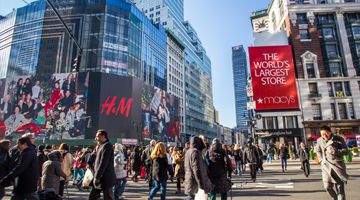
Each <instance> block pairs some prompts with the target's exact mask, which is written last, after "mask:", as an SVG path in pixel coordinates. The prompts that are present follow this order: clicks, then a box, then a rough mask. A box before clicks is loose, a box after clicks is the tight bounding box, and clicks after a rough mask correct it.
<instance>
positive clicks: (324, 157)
mask: <svg viewBox="0 0 360 200" xmlns="http://www.w3.org/2000/svg"><path fill="white" fill-rule="evenodd" d="M320 134H321V137H320V138H318V139H317V148H316V149H315V152H316V154H317V157H318V159H319V161H320V163H321V171H322V180H323V184H324V188H325V189H326V191H327V192H328V193H329V195H330V196H331V198H332V199H337V200H345V199H346V198H345V183H347V181H348V179H349V175H348V174H347V172H346V165H345V162H344V159H343V156H344V155H346V154H347V153H349V150H348V147H347V145H346V143H345V140H344V138H342V137H340V136H337V135H334V134H333V133H332V132H331V128H330V127H329V126H322V127H321V128H320Z"/></svg>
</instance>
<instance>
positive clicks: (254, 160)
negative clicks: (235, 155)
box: [244, 138, 259, 182]
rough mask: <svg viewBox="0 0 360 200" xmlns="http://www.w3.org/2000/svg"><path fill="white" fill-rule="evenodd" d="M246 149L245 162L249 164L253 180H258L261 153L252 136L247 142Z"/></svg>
mask: <svg viewBox="0 0 360 200" xmlns="http://www.w3.org/2000/svg"><path fill="white" fill-rule="evenodd" d="M246 145H247V146H246V149H245V151H244V163H246V164H248V165H249V168H250V175H251V179H252V180H253V182H255V181H256V169H257V166H258V164H259V154H258V151H257V150H256V148H255V146H254V145H252V138H249V139H248V140H247V142H246Z"/></svg>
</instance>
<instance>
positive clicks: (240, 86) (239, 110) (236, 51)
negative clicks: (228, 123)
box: [232, 45, 249, 135]
mask: <svg viewBox="0 0 360 200" xmlns="http://www.w3.org/2000/svg"><path fill="white" fill-rule="evenodd" d="M232 67H233V79H234V92H235V108H236V109H235V110H236V127H237V129H238V130H239V131H241V132H242V133H243V134H245V135H247V132H248V128H247V121H248V119H249V116H248V112H247V105H246V104H247V94H246V83H247V75H248V72H247V61H246V52H245V49H244V47H243V46H242V45H239V46H235V47H233V48H232Z"/></svg>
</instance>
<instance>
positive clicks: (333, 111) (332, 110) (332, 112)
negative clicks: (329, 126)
mask: <svg viewBox="0 0 360 200" xmlns="http://www.w3.org/2000/svg"><path fill="white" fill-rule="evenodd" d="M330 108H331V115H332V119H333V120H336V108H335V104H334V103H330Z"/></svg>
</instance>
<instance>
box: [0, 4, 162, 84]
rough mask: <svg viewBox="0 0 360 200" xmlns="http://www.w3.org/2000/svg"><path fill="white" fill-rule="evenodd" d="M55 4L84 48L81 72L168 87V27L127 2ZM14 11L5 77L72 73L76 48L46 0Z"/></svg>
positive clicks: (2, 23)
mask: <svg viewBox="0 0 360 200" xmlns="http://www.w3.org/2000/svg"><path fill="white" fill-rule="evenodd" d="M53 4H54V5H55V7H56V8H57V9H58V11H59V12H60V14H61V16H62V17H63V19H64V21H65V23H66V24H67V25H68V26H69V28H70V29H71V31H72V33H73V35H74V37H75V38H76V39H77V41H78V42H79V43H80V46H81V47H82V48H83V56H82V61H81V67H80V70H81V71H93V72H104V73H110V74H116V75H125V76H133V77H137V78H139V79H141V80H143V81H145V82H146V83H148V84H151V85H154V86H157V87H159V88H161V89H163V90H166V87H167V75H166V70H167V69H166V67H167V55H166V51H167V49H166V31H165V29H164V28H163V27H162V26H161V25H160V24H154V23H153V22H151V21H150V20H149V19H148V18H147V17H146V16H145V15H144V14H143V13H142V12H141V11H140V10H139V9H137V8H136V6H134V5H133V4H132V3H131V2H130V1H129V0H120V1H115V0H100V1H88V0H80V1H75V0H70V1H53ZM14 12H15V13H16V14H15V15H16V16H15V23H14V24H13V25H12V27H10V28H9V29H10V30H13V32H14V33H13V37H12V42H11V47H10V56H9V57H8V58H7V59H8V64H7V65H6V62H7V61H2V63H1V69H5V68H7V72H6V74H7V76H19V75H28V74H31V75H36V74H44V73H48V74H52V73H65V72H70V71H71V66H72V64H73V61H74V58H75V57H76V55H77V54H78V51H79V50H78V49H77V48H76V46H75V45H74V43H73V42H72V40H71V39H70V37H69V35H68V34H67V33H66V32H65V29H64V27H63V25H62V24H61V23H60V21H59V19H58V18H57V17H56V15H55V13H54V12H53V10H52V9H51V8H50V7H49V6H48V5H47V4H46V1H45V0H39V1H35V2H32V3H31V4H29V5H27V6H25V7H22V8H19V9H17V10H16V11H14ZM9 19H10V18H9V17H6V18H5V19H3V20H1V21H0V24H1V30H6V28H5V23H4V22H5V21H8V20H9ZM4 20H5V21H4ZM5 34H8V33H1V34H0V37H4V36H6V35H5ZM1 48H3V45H1ZM3 54H4V53H1V55H3Z"/></svg>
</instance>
